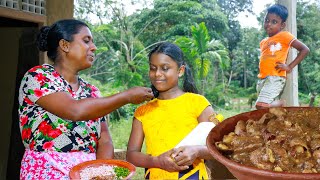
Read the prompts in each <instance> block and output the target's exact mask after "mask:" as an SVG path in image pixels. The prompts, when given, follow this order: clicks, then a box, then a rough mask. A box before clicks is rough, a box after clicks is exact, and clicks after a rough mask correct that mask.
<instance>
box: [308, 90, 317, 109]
mask: <svg viewBox="0 0 320 180" xmlns="http://www.w3.org/2000/svg"><path fill="white" fill-rule="evenodd" d="M310 96H311V97H310V102H309V107H313V106H314V101H315V99H316V96H317V94H316V93H311V95H310Z"/></svg>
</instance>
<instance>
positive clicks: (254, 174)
mask: <svg viewBox="0 0 320 180" xmlns="http://www.w3.org/2000/svg"><path fill="white" fill-rule="evenodd" d="M308 108H311V107H286V109H287V111H296V110H301V109H308ZM314 108H315V107H314ZM318 109H319V108H318ZM268 111H269V110H268V109H261V110H254V111H250V112H246V113H242V114H238V115H236V116H233V117H230V118H227V119H225V120H224V121H223V122H222V123H220V124H218V125H217V126H215V127H214V128H213V129H212V130H211V131H210V133H209V135H208V136H207V140H206V143H207V147H208V149H209V152H210V153H211V155H212V156H213V157H214V158H215V159H216V160H217V161H219V162H220V163H221V164H223V165H224V166H226V167H227V169H228V170H229V171H230V172H231V173H232V174H233V176H235V177H236V178H237V179H239V180H257V179H258V180H307V179H310V180H316V179H319V180H320V173H286V172H274V171H269V170H262V169H258V168H255V167H250V166H246V165H242V164H240V163H237V162H235V161H233V160H230V159H228V158H226V157H225V156H223V155H222V154H221V153H220V152H219V151H218V149H217V148H216V146H215V142H217V141H221V140H222V138H223V136H224V135H226V134H229V133H230V132H232V131H234V129H235V126H236V124H237V122H238V121H240V120H243V121H246V120H248V119H249V118H250V119H253V120H259V119H260V118H261V117H262V115H263V114H265V113H266V112H268Z"/></svg>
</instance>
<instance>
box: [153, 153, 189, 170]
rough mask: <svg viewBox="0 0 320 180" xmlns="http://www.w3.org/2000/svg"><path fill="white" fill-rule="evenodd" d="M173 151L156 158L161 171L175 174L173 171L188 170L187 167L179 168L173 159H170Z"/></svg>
mask: <svg viewBox="0 0 320 180" xmlns="http://www.w3.org/2000/svg"><path fill="white" fill-rule="evenodd" d="M172 153H173V149H171V150H169V151H167V152H165V153H163V154H161V155H160V156H158V157H157V160H158V162H159V166H160V168H161V169H163V170H166V171H169V172H175V171H183V170H186V169H188V168H189V166H183V165H182V166H179V165H178V164H177V163H176V162H175V161H174V159H173V158H172Z"/></svg>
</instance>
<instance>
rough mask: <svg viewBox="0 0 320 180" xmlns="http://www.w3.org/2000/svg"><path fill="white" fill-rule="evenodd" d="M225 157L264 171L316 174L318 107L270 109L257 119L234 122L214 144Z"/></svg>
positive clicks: (319, 130) (319, 135)
mask: <svg viewBox="0 0 320 180" xmlns="http://www.w3.org/2000/svg"><path fill="white" fill-rule="evenodd" d="M215 145H216V147H217V148H218V150H219V151H220V152H221V153H222V154H223V155H225V156H226V157H227V158H229V159H231V160H233V161H236V162H238V163H241V164H244V165H247V166H254V167H257V168H260V169H264V170H272V171H278V172H294V173H320V108H315V109H301V110H297V111H290V112H287V111H286V109H283V108H270V109H269V112H268V113H266V114H264V115H263V116H262V117H261V118H260V119H258V120H253V119H248V120H247V121H238V123H237V125H236V126H235V130H234V132H231V133H229V134H227V135H225V136H224V137H223V140H222V141H219V142H216V143H215Z"/></svg>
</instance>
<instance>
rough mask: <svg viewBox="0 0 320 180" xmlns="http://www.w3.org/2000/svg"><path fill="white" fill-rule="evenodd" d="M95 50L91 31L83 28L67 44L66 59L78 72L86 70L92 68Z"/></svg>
mask: <svg viewBox="0 0 320 180" xmlns="http://www.w3.org/2000/svg"><path fill="white" fill-rule="evenodd" d="M96 49H97V47H96V46H95V44H94V43H93V38H92V35H91V31H90V30H89V28H88V27H86V26H83V27H81V28H80V31H79V33H78V34H75V35H73V41H72V42H70V43H69V49H68V52H67V57H68V59H69V60H70V61H71V63H72V64H74V66H75V67H78V68H79V70H83V69H87V68H89V67H91V66H92V63H93V61H94V52H95V51H96Z"/></svg>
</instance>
